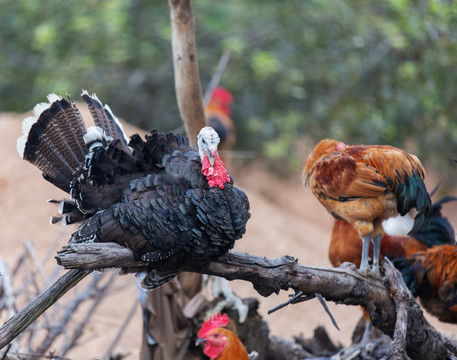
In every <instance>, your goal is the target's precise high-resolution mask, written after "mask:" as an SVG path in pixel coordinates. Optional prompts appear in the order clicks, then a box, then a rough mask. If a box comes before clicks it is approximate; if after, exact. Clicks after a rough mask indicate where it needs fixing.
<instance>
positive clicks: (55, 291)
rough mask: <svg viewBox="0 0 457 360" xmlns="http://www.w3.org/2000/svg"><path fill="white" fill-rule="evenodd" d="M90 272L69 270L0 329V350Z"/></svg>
mask: <svg viewBox="0 0 457 360" xmlns="http://www.w3.org/2000/svg"><path fill="white" fill-rule="evenodd" d="M89 273H90V272H88V271H83V270H70V271H68V272H67V273H65V274H64V275H63V276H62V277H60V278H59V279H58V280H57V281H56V282H55V283H54V284H53V285H51V286H50V287H49V288H48V289H47V290H46V291H45V292H43V293H42V294H41V295H39V296H38V297H37V298H36V299H35V300H33V301H32V302H31V303H30V304H29V305H27V306H26V307H25V308H24V309H23V310H21V311H20V312H18V313H17V314H16V315H14V316H13V317H12V318H11V319H9V320H8V321H7V322H6V323H5V324H4V325H3V326H2V327H1V328H0V349H2V348H3V347H4V346H6V345H7V344H9V343H10V342H11V341H12V340H14V339H15V338H16V337H17V336H18V335H19V334H20V333H22V332H23V331H24V330H25V329H26V328H27V327H28V326H29V325H30V324H31V323H32V322H34V321H35V320H36V319H37V318H38V317H39V316H40V315H41V314H42V313H43V312H45V311H46V309H48V308H49V307H50V306H51V305H52V304H54V303H55V302H56V301H57V300H58V299H60V297H62V296H63V295H64V294H65V293H66V292H67V291H68V290H70V289H71V288H72V287H73V286H75V285H76V284H77V283H78V282H80V281H81V280H82V279H83V278H84V277H86V276H87V275H88V274H89Z"/></svg>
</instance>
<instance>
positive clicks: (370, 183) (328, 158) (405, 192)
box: [303, 139, 431, 276]
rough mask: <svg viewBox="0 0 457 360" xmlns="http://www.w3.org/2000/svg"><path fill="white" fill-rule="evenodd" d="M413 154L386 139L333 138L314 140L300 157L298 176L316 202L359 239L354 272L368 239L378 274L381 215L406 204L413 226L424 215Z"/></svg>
mask: <svg viewBox="0 0 457 360" xmlns="http://www.w3.org/2000/svg"><path fill="white" fill-rule="evenodd" d="M424 176H425V171H424V168H423V166H422V164H421V162H420V161H419V159H418V158H417V157H416V156H414V155H410V154H408V153H406V152H404V151H402V150H400V149H397V148H394V147H392V146H387V145H384V146H383V145H373V146H367V145H354V146H349V145H346V144H344V143H342V142H339V141H337V140H333V139H325V140H322V141H320V142H319V144H317V145H316V147H315V148H314V149H313V151H312V152H311V154H310V156H309V157H308V160H307V161H306V164H305V167H304V171H303V178H304V183H305V185H309V186H310V187H311V190H312V192H313V194H314V195H315V196H316V198H317V199H318V200H319V201H320V202H321V204H322V205H323V206H324V207H325V208H326V209H327V210H328V211H329V212H330V213H331V214H332V215H333V216H334V217H335V218H336V219H339V220H346V221H347V222H348V223H349V224H351V225H352V227H353V228H354V229H355V231H356V232H357V234H358V236H359V238H361V239H362V240H363V243H362V256H361V262H360V272H361V273H362V274H364V275H367V274H368V273H369V270H370V268H369V264H368V260H369V247H370V241H372V242H373V269H372V273H373V275H374V276H379V253H380V247H381V239H382V237H383V235H384V230H383V228H382V221H383V220H385V219H387V218H389V217H392V216H395V215H397V214H400V215H405V214H406V213H408V212H409V211H410V210H411V209H412V208H416V209H417V210H418V213H417V215H416V218H415V224H414V228H413V230H416V229H418V228H420V227H421V226H423V224H424V223H426V222H427V221H428V219H429V217H430V207H431V203H430V196H429V195H428V192H427V190H426V188H425V184H424V182H423V179H424Z"/></svg>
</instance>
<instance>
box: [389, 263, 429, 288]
mask: <svg viewBox="0 0 457 360" xmlns="http://www.w3.org/2000/svg"><path fill="white" fill-rule="evenodd" d="M392 263H393V264H394V266H395V268H396V269H397V270H398V271H400V273H401V274H402V276H403V281H404V283H405V285H406V286H407V287H408V289H409V290H410V291H411V293H412V294H413V296H418V295H419V293H420V292H423V291H424V288H425V287H426V285H427V284H426V282H427V279H426V276H425V275H426V274H425V268H424V267H423V266H422V261H420V259H416V257H415V256H414V255H413V256H411V257H409V258H398V259H394V260H393V261H392Z"/></svg>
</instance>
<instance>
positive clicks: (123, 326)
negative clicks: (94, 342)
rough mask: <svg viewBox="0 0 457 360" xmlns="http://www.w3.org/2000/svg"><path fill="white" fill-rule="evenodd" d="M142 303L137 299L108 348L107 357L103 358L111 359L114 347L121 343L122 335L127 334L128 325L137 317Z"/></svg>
mask: <svg viewBox="0 0 457 360" xmlns="http://www.w3.org/2000/svg"><path fill="white" fill-rule="evenodd" d="M139 304H140V302H139V301H138V299H135V301H134V302H133V305H132V307H131V308H130V311H129V312H128V314H127V316H126V317H125V320H124V322H123V323H122V325H121V327H120V328H119V331H118V332H117V334H116V336H115V337H114V339H113V341H112V342H111V345H110V346H109V347H108V350H106V353H105V356H104V357H103V358H104V359H110V355H111V354H112V352H113V349H114V347H115V346H116V344H117V343H118V342H119V339H120V338H121V336H122V334H123V333H124V332H125V329H126V328H127V326H128V324H129V323H130V321H131V320H132V318H133V315H135V311H136V308H137V307H138V305H139Z"/></svg>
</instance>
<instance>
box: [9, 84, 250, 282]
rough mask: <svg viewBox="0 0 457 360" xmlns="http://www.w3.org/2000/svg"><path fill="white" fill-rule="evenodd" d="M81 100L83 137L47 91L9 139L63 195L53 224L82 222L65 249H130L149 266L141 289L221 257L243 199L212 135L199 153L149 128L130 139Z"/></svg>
mask: <svg viewBox="0 0 457 360" xmlns="http://www.w3.org/2000/svg"><path fill="white" fill-rule="evenodd" d="M82 98H83V100H84V101H85V102H86V104H87V106H88V108H89V111H90V113H91V115H92V117H93V119H94V123H95V126H94V127H89V128H88V129H87V130H86V128H85V125H84V120H83V117H82V115H81V113H80V112H79V110H78V108H77V107H76V105H75V104H74V102H72V101H71V100H70V99H68V100H67V99H65V98H61V97H60V96H57V95H55V94H51V95H49V96H48V100H49V103H43V104H38V105H37V106H36V107H35V108H34V115H35V116H34V117H29V118H27V119H25V120H24V123H23V133H24V135H23V136H21V137H20V138H19V139H18V142H17V144H18V152H19V155H20V156H21V157H22V158H23V159H24V160H27V161H29V162H30V163H32V164H33V165H35V166H37V167H38V168H39V169H40V170H41V171H42V172H43V177H44V178H45V179H46V180H48V181H49V182H51V183H52V184H54V185H55V186H57V187H59V188H60V189H62V190H63V191H65V192H67V193H68V194H69V195H70V199H69V200H63V201H56V200H52V202H55V203H58V204H59V210H58V212H59V215H60V216H55V217H53V218H52V219H51V222H52V223H56V222H59V221H62V222H63V223H64V224H74V223H79V224H80V226H79V228H78V230H77V231H76V232H75V233H73V234H72V235H71V238H70V243H90V242H116V243H119V244H121V245H123V246H126V247H128V248H130V249H132V250H133V252H134V254H135V257H136V258H137V259H140V260H143V261H147V262H149V263H150V266H151V272H150V273H149V275H148V276H146V277H145V279H144V280H143V286H144V287H146V288H154V287H156V286H159V285H160V284H161V283H163V282H165V281H168V280H170V279H171V278H172V277H173V276H174V275H176V274H177V273H179V272H180V269H181V268H182V266H183V265H189V264H190V265H197V264H201V263H202V262H205V261H209V260H211V259H215V258H217V257H218V256H220V255H222V254H224V253H226V252H227V251H229V250H230V249H231V248H232V247H233V245H234V242H235V240H237V239H239V238H241V237H242V235H243V234H244V233H245V231H246V222H247V221H248V219H249V217H250V213H249V202H248V198H247V196H246V194H245V193H244V192H243V191H241V190H240V189H238V188H236V187H235V186H234V185H233V179H232V178H231V177H230V176H229V175H228V174H227V171H226V170H225V167H224V165H223V163H222V161H221V160H220V158H219V155H218V153H217V146H218V144H219V136H218V135H217V133H216V132H215V131H214V130H213V129H212V128H210V127H205V128H203V129H202V130H201V131H200V134H199V135H198V151H196V149H195V148H193V147H191V146H190V145H189V139H187V138H184V137H182V136H180V135H175V134H172V133H168V134H162V133H159V132H157V131H156V130H152V131H151V133H150V134H148V135H146V137H145V139H142V138H141V137H140V136H139V135H133V136H132V137H131V138H130V141H128V139H127V136H126V135H125V134H124V132H123V130H122V126H121V124H120V122H119V121H118V120H117V119H116V117H115V116H114V115H113V113H112V112H111V110H110V109H109V107H108V106H106V105H105V106H103V105H102V103H101V102H100V101H99V100H98V99H97V97H96V96H95V95H89V94H88V93H87V92H86V91H83V93H82ZM154 270H157V271H158V272H159V277H156V276H157V271H154ZM160 273H161V274H160ZM164 274H165V275H164Z"/></svg>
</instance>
